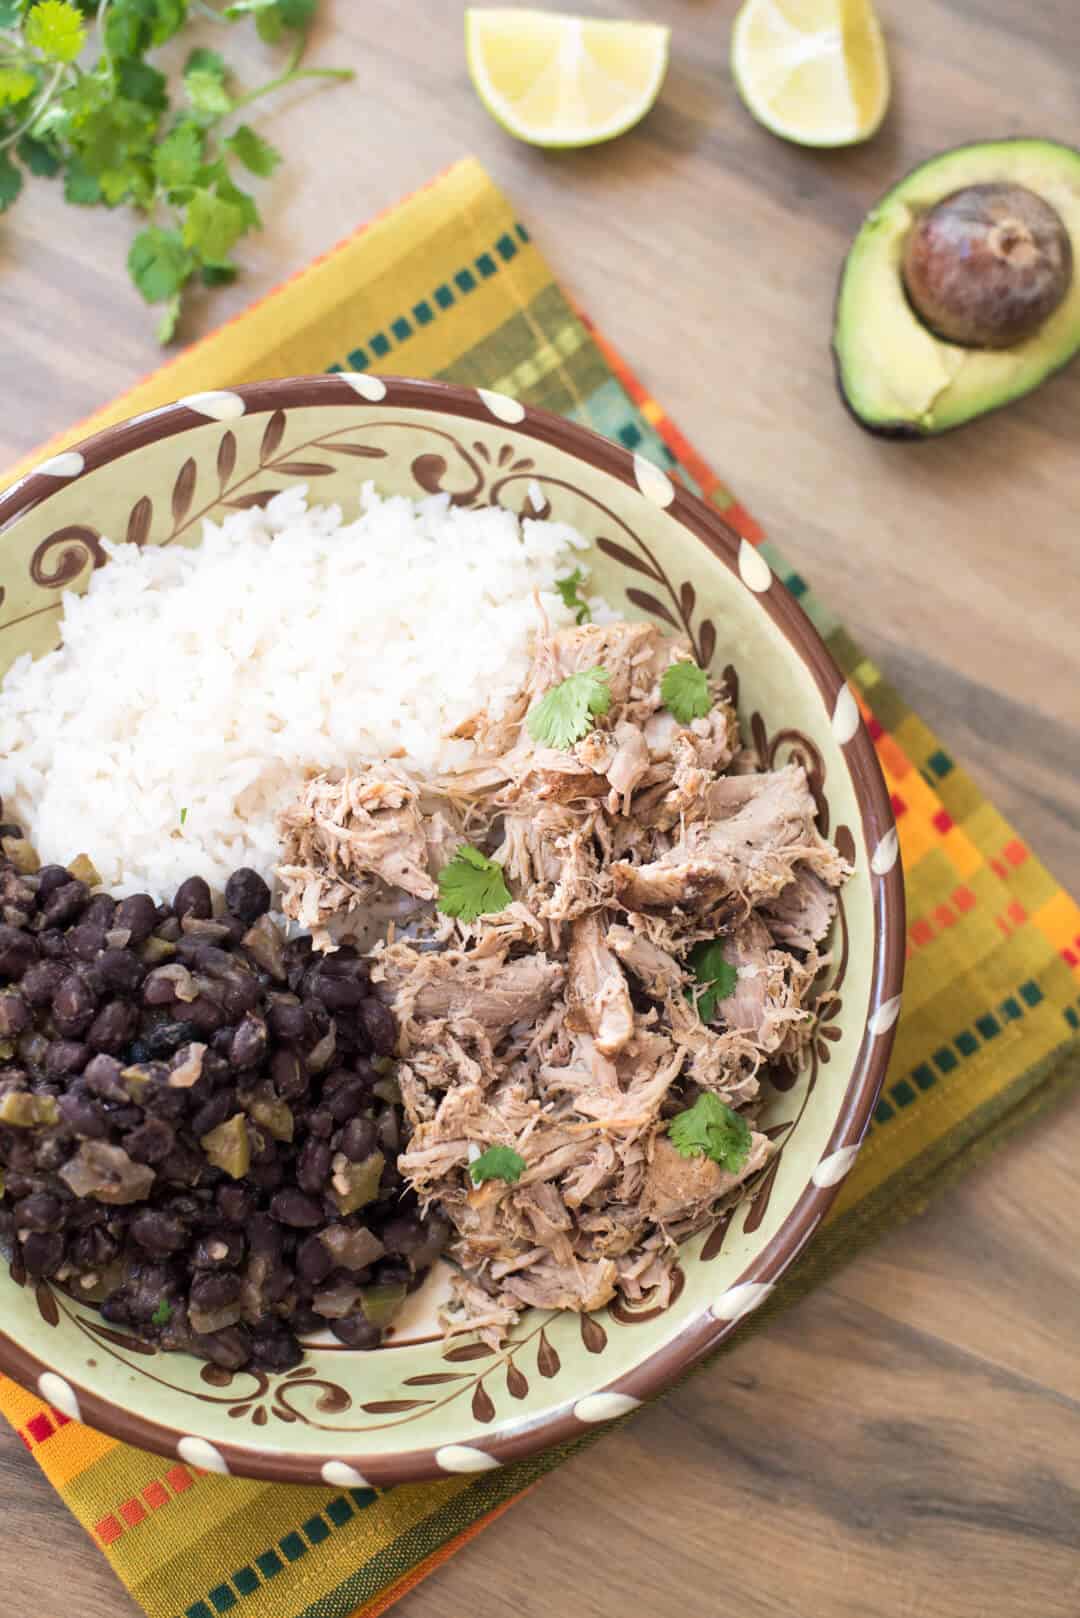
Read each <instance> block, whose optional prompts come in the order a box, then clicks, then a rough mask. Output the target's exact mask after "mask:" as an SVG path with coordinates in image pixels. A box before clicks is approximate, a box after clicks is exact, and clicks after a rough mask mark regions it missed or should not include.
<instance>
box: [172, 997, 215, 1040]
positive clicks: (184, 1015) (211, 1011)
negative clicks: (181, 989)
mask: <svg viewBox="0 0 1080 1618" xmlns="http://www.w3.org/2000/svg"><path fill="white" fill-rule="evenodd" d="M173 1016H174V1017H175V1018H176V1020H177V1022H186V1023H187V1024H188V1026H189V1029H190V1028H195V1029H197V1031H198V1032H199V1033H200V1034H216V1033H217V1031H218V1029H219V1028H224V1026H225V1022H226V1018H225V1013H224V1012H223V1011H222V1009H221V1007H220V1006H215V1004H214V1002H213V1001H212V1000H209V999H207V997H206V995H204V994H200V995H199V997H198V999H196V1000H190V1001H183V1000H178V1001H177V1003H176V1006H175V1007H174V1008H173Z"/></svg>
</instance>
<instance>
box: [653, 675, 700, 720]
mask: <svg viewBox="0 0 1080 1618" xmlns="http://www.w3.org/2000/svg"><path fill="white" fill-rule="evenodd" d="M660 698H661V701H662V702H663V704H664V707H665V708H666V709H667V710H668V712H669V713H673V714H674V715H675V718H676V719H677V720H678V721H679V724H680V725H688V724H689V723H690V721H691V719H704V717H705V715H706V714H707V713H708V712H709V709H710V708H711V707H712V697H711V696H710V695H709V676H708V675H707V674H706V673H705V670H704V669H699V668H698V666H697V664H696V663H683V662H679V663H672V665H671V667H670V668H667V669H665V670H664V677H663V679H662V680H661V681H660Z"/></svg>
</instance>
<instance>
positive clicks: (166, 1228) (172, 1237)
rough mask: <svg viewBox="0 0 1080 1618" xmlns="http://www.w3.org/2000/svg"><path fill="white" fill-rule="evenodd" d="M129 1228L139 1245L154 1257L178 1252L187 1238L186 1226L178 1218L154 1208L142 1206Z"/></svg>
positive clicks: (162, 1256) (163, 1256)
mask: <svg viewBox="0 0 1080 1618" xmlns="http://www.w3.org/2000/svg"><path fill="white" fill-rule="evenodd" d="M130 1230H131V1235H132V1238H133V1239H134V1240H135V1241H136V1242H138V1244H139V1246H140V1247H142V1248H144V1249H145V1250H146V1252H148V1253H152V1254H153V1255H154V1257H155V1258H165V1257H166V1256H167V1255H168V1254H169V1253H178V1252H179V1251H180V1249H181V1248H182V1247H184V1246H185V1245H186V1243H187V1239H188V1233H187V1228H186V1226H185V1225H184V1224H183V1223H182V1222H181V1221H180V1220H179V1219H172V1218H170V1217H169V1215H168V1214H165V1213H161V1212H160V1211H159V1210H158V1209H156V1208H144V1209H143V1211H142V1212H141V1213H137V1214H136V1215H135V1218H134V1219H133V1220H132V1221H131V1225H130Z"/></svg>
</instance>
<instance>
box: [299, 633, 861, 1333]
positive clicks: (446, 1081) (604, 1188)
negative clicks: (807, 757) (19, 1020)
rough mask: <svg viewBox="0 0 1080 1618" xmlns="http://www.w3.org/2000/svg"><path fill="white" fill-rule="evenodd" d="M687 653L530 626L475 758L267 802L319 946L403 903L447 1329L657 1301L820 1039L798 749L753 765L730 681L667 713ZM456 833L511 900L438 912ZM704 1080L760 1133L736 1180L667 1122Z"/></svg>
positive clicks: (410, 1111)
mask: <svg viewBox="0 0 1080 1618" xmlns="http://www.w3.org/2000/svg"><path fill="white" fill-rule="evenodd" d="M688 657H689V653H688V651H687V649H686V648H685V646H684V645H683V643H681V642H679V641H674V640H670V639H667V638H665V637H663V636H662V635H661V634H660V633H659V632H658V631H657V630H655V629H654V628H652V627H651V626H650V625H647V624H641V623H609V624H604V625H586V626H583V627H581V628H577V629H569V630H562V631H560V632H558V633H556V634H545V635H543V636H542V637H541V638H540V640H539V643H538V646H537V650H536V654H535V658H534V661H533V666H532V670H531V672H530V675H529V677H528V679H527V681H526V683H525V685H524V687H523V688H522V690H521V692H520V693H519V695H518V697H517V698H516V699H515V700H514V701H513V702H511V704H510V705H509V707H508V708H507V709H506V710H505V711H504V712H503V713H502V715H501V716H500V717H499V718H498V719H497V720H496V721H489V720H488V718H487V716H486V714H484V713H480V714H477V715H476V716H474V718H472V719H471V720H469V721H468V722H467V723H466V725H464V726H462V727H461V730H460V732H459V734H461V735H464V736H468V737H470V738H472V739H473V741H474V742H475V746H476V752H475V756H474V758H473V759H472V761H471V763H470V765H469V767H468V769H466V770H463V771H461V772H459V773H458V774H456V775H452V776H448V777H444V778H442V779H440V780H438V781H433V782H424V783H420V782H416V781H413V780H411V779H410V778H409V777H408V776H407V775H406V774H405V773H404V772H403V771H402V770H400V769H398V768H397V767H395V766H393V765H391V764H380V765H373V766H371V767H369V768H368V769H366V770H364V771H363V772H361V773H360V774H357V775H351V776H346V775H342V776H339V777H336V778H335V777H333V776H325V775H323V776H316V777H314V778H312V779H311V780H310V781H309V782H308V783H307V785H306V787H305V789H304V792H303V794H302V796H301V799H300V801H299V802H298V803H297V804H296V805H295V806H294V807H293V808H292V809H291V810H290V811H289V812H288V813H287V814H286V815H285V817H284V819H283V834H284V857H283V863H282V867H281V876H282V880H283V884H284V890H285V899H284V904H285V909H286V911H287V913H288V914H289V915H290V916H293V917H294V918H295V919H296V920H298V921H300V922H302V923H303V924H304V925H305V926H308V927H310V928H312V929H313V931H314V933H315V936H316V939H317V941H318V942H319V944H320V945H321V946H322V947H333V942H334V939H335V938H337V937H340V936H341V931H342V928H343V927H344V928H345V929H347V925H348V915H349V912H350V910H351V909H352V908H354V907H355V906H357V904H358V903H360V901H361V900H362V899H364V900H367V901H370V898H371V895H372V893H373V891H375V892H379V893H382V894H383V895H384V897H386V898H387V899H388V902H389V903H390V904H391V905H392V903H393V901H394V898H395V895H396V896H397V898H399V899H403V900H404V901H407V903H406V905H405V909H404V911H403V914H406V915H407V916H408V918H409V922H408V926H407V928H406V932H405V935H404V936H402V935H400V933H399V935H398V936H396V937H393V936H392V937H391V938H390V939H389V940H387V941H386V942H384V943H381V944H379V945H377V946H376V948H375V950H374V952H373V956H372V978H373V981H374V982H375V983H376V984H377V985H378V991H379V993H380V994H381V996H382V997H383V998H384V999H385V1001H386V1002H387V1004H389V1005H390V1006H391V1007H392V1009H393V1011H394V1013H395V1015H396V1017H397V1019H398V1023H399V1027H400V1030H401V1033H400V1045H399V1052H398V1054H399V1058H400V1061H399V1069H398V1074H399V1082H400V1086H401V1093H402V1097H403V1100H404V1106H405V1112H406V1116H407V1119H408V1122H409V1124H410V1126H411V1131H412V1133H411V1139H410V1140H409V1143H408V1146H407V1149H406V1150H405V1151H404V1152H403V1153H402V1155H401V1157H400V1159H399V1169H400V1171H401V1173H402V1174H403V1175H404V1176H405V1177H406V1178H407V1179H408V1181H409V1182H410V1184H411V1185H412V1187H413V1188H414V1189H415V1190H416V1192H417V1193H418V1194H419V1196H420V1198H421V1200H422V1202H424V1203H425V1204H437V1205H438V1206H439V1207H440V1208H441V1209H442V1210H443V1211H444V1212H445V1213H446V1214H447V1215H448V1217H449V1218H450V1220H451V1222H452V1224H453V1227H454V1230H455V1232H456V1235H455V1238H454V1240H453V1242H452V1245H451V1248H450V1256H451V1257H452V1258H453V1259H454V1260H455V1261H456V1264H457V1266H458V1267H459V1274H458V1276H457V1281H456V1293H455V1298H454V1301H453V1303H452V1304H451V1306H450V1308H449V1310H448V1313H447V1316H446V1326H447V1329H448V1330H449V1331H451V1332H455V1331H479V1332H480V1333H481V1334H482V1335H484V1336H485V1337H486V1338H487V1339H489V1340H490V1341H492V1342H498V1341H499V1340H501V1338H502V1337H503V1336H505V1334H506V1332H507V1331H508V1330H509V1328H510V1327H511V1326H512V1324H513V1323H514V1321H515V1319H516V1318H517V1314H518V1312H519V1311H520V1310H521V1309H523V1308H525V1307H528V1306H537V1307H541V1308H546V1309H575V1310H590V1309H595V1308H599V1307H601V1306H602V1305H604V1304H606V1303H608V1302H609V1301H610V1300H611V1299H612V1298H613V1297H614V1296H615V1295H616V1294H621V1295H622V1296H623V1297H624V1298H626V1299H628V1300H630V1301H632V1302H635V1301H638V1300H640V1299H642V1298H645V1297H649V1298H655V1299H658V1300H659V1301H661V1302H663V1301H666V1299H667V1298H668V1297H669V1296H670V1291H671V1285H672V1275H673V1270H674V1266H675V1263H676V1257H677V1243H678V1242H679V1241H681V1240H683V1239H684V1238H685V1237H686V1236H688V1235H690V1234H692V1233H693V1232H694V1231H697V1230H700V1229H701V1228H702V1227H703V1226H704V1225H706V1224H707V1223H708V1222H709V1221H710V1220H712V1219H714V1218H715V1217H716V1215H717V1213H718V1212H719V1211H721V1210H722V1209H723V1208H724V1207H726V1206H728V1205H730V1204H732V1203H733V1202H735V1201H737V1200H738V1199H739V1198H740V1197H742V1196H744V1195H745V1194H746V1193H747V1189H748V1187H749V1186H752V1182H753V1180H754V1177H755V1176H756V1175H757V1174H758V1173H759V1171H760V1170H761V1169H762V1168H763V1167H764V1166H765V1165H766V1164H767V1162H768V1160H769V1157H770V1154H771V1151H772V1149H773V1148H772V1146H771V1144H770V1142H769V1140H768V1139H767V1137H766V1135H765V1134H764V1133H763V1132H762V1131H761V1130H760V1129H758V1128H757V1127H756V1122H757V1119H758V1116H759V1112H760V1108H761V1104H762V1086H763V1084H764V1083H766V1082H767V1080H768V1075H769V1072H770V1069H772V1070H773V1071H776V1070H778V1069H779V1068H781V1067H783V1068H787V1069H792V1068H797V1067H798V1066H799V1064H800V1063H801V1061H802V1059H803V1056H804V1053H805V1050H806V1046H807V1043H808V1041H809V1039H810V1038H811V1037H812V1033H813V1028H814V1009H813V998H812V985H813V983H814V980H815V978H816V977H817V976H818V974H819V972H820V971H821V969H822V967H823V966H824V965H825V964H826V963H827V960H828V957H827V954H825V953H824V945H825V940H826V937H827V934H828V932H829V929H830V927H831V924H832V920H833V917H834V915H835V911H836V889H837V888H838V887H839V886H840V884H841V883H842V882H843V881H844V879H845V877H846V876H847V874H848V872H847V867H846V865H845V863H844V861H843V859H842V858H841V857H840V855H839V854H838V853H837V851H836V849H835V848H833V847H832V845H831V844H829V843H828V842H827V841H826V840H825V839H824V838H823V837H822V836H821V834H820V832H819V831H818V829H817V826H816V824H815V807H814V801H813V798H812V796H811V793H810V790H809V786H808V783H807V779H806V775H805V772H804V770H803V768H802V766H801V765H800V764H798V763H789V764H787V765H785V766H783V767H782V768H779V769H775V770H765V769H762V768H760V767H759V765H760V761H757V760H755V759H754V758H753V756H752V755H751V754H749V753H748V752H747V751H746V749H744V748H743V747H742V744H741V739H740V735H739V728H738V723H737V720H736V716H735V713H734V710H733V708H732V706H731V703H730V701H729V699H728V696H727V693H726V691H725V689H724V687H723V685H722V684H721V683H719V682H715V681H714V682H712V683H711V684H710V697H711V702H712V706H711V709H710V711H709V713H708V715H707V716H706V717H705V718H702V719H694V720H692V721H691V722H690V723H689V724H680V723H679V721H678V720H677V719H676V718H675V717H674V716H673V715H672V714H671V713H670V712H668V711H667V709H666V708H665V707H664V705H663V703H662V699H661V690H660V687H661V680H662V677H663V674H664V671H665V670H666V669H667V668H668V667H669V666H670V664H671V663H672V662H674V661H676V660H680V659H686V658H688ZM596 668H602V669H603V670H605V671H606V673H607V676H608V681H609V684H610V689H611V694H612V702H611V706H610V708H609V710H608V712H607V713H606V714H604V715H603V716H602V717H601V718H599V719H597V720H596V721H595V728H593V729H592V730H591V731H590V732H589V733H588V735H586V736H585V737H583V738H582V739H581V740H580V741H578V742H577V743H576V744H575V745H573V746H572V747H569V748H566V749H564V750H559V749H556V748H552V747H549V746H543V745H540V744H538V743H536V742H535V741H534V740H533V738H532V736H531V735H530V733H529V730H528V727H527V725H526V724H525V718H526V715H527V714H528V712H529V710H530V709H531V708H532V707H533V705H534V704H535V703H536V702H537V701H538V700H539V699H540V698H542V697H543V696H544V694H545V693H546V692H548V691H549V690H551V689H552V688H553V687H554V686H556V685H558V684H559V683H560V682H561V681H562V680H564V679H565V678H567V676H569V675H571V674H574V673H577V672H581V671H587V670H593V669H596ZM458 841H468V842H470V843H471V844H472V845H473V846H474V847H477V848H479V849H481V850H483V851H484V852H485V853H486V854H487V855H489V856H491V857H492V858H494V859H495V860H496V861H497V862H498V863H499V865H500V866H501V867H502V871H503V876H504V880H505V882H506V885H507V888H508V890H509V892H510V894H511V896H512V902H511V903H510V905H509V906H507V907H506V908H504V909H503V910H501V911H499V912H497V913H494V914H491V915H485V916H481V917H480V918H479V919H478V920H476V921H473V922H466V921H455V920H453V919H451V918H450V917H447V916H445V915H441V914H439V913H438V912H437V910H436V908H435V903H434V901H435V899H436V895H437V891H438V890H437V877H438V872H439V870H440V868H441V867H442V866H443V865H445V864H446V862H447V861H448V859H449V858H450V857H451V856H452V854H453V852H454V848H455V846H456V843H457V842H458ZM706 940H708V941H714V940H719V941H720V942H721V946H722V950H723V955H724V958H725V960H726V962H727V963H728V964H729V965H730V966H731V967H732V968H734V969H735V971H736V974H737V976H736V980H735V988H734V991H733V992H732V993H731V994H730V995H728V997H727V998H726V999H723V1000H720V1001H719V1002H718V1003H717V1004H716V1005H715V1008H714V1009H712V1010H711V1020H710V1021H708V1022H706V1021H704V1020H703V1018H702V1015H701V1007H700V1005H699V1001H700V996H701V987H702V986H701V984H700V983H699V982H698V981H697V980H696V979H695V973H694V969H693V966H692V963H691V960H690V956H691V952H692V950H693V948H694V946H695V945H696V944H699V943H702V942H704V941H706ZM703 1092H711V1093H713V1094H715V1095H716V1096H717V1097H718V1098H719V1099H720V1100H722V1101H724V1102H725V1103H726V1104H727V1105H728V1106H730V1107H732V1108H734V1109H736V1110H738V1111H739V1112H740V1113H741V1114H742V1115H743V1116H744V1118H745V1119H746V1121H747V1123H748V1124H749V1126H750V1131H751V1134H750V1147H749V1151H748V1153H747V1155H746V1156H745V1160H744V1161H743V1162H742V1163H741V1166H740V1167H739V1168H738V1170H737V1172H734V1173H732V1172H729V1171H728V1170H726V1169H725V1168H723V1167H721V1166H720V1165H719V1164H718V1163H716V1162H713V1161H712V1160H711V1159H710V1158H709V1157H706V1156H691V1157H684V1156H681V1155H680V1153H679V1152H678V1151H676V1149H675V1147H674V1146H673V1145H672V1144H671V1141H670V1140H669V1138H668V1128H669V1124H670V1120H671V1118H672V1117H673V1116H674V1115H675V1114H677V1113H679V1112H681V1111H684V1110H685V1109H686V1108H687V1107H689V1106H692V1105H693V1103H694V1102H695V1101H696V1099H697V1098H698V1097H699V1096H700V1095H701V1094H702V1093H703ZM492 1146H504V1147H510V1148H512V1149H513V1151H514V1152H516V1153H517V1154H518V1155H519V1157H520V1158H521V1159H522V1161H523V1163H524V1168H523V1170H522V1172H521V1174H520V1178H518V1179H517V1180H516V1181H514V1182H511V1181H509V1180H506V1179H488V1180H485V1181H484V1182H483V1183H481V1184H480V1185H474V1183H473V1180H472V1176H471V1174H470V1163H471V1162H472V1161H474V1160H475V1158H476V1157H477V1156H478V1154H480V1153H483V1152H485V1151H486V1150H487V1149H488V1148H489V1147H492Z"/></svg>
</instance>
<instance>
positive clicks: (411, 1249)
mask: <svg viewBox="0 0 1080 1618" xmlns="http://www.w3.org/2000/svg"><path fill="white" fill-rule="evenodd" d="M380 1234H381V1236H382V1240H383V1243H384V1245H385V1247H386V1251H387V1252H388V1253H391V1254H395V1255H396V1256H397V1257H399V1258H408V1257H409V1255H410V1254H412V1253H415V1252H416V1251H417V1250H418V1249H419V1248H420V1247H422V1246H423V1244H424V1241H425V1239H426V1236H427V1232H426V1231H425V1229H424V1224H423V1221H422V1220H421V1219H418V1218H417V1216H416V1215H415V1214H397V1215H395V1217H394V1218H393V1219H388V1220H387V1221H386V1224H385V1225H384V1226H383V1228H382V1231H381V1233H380Z"/></svg>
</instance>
